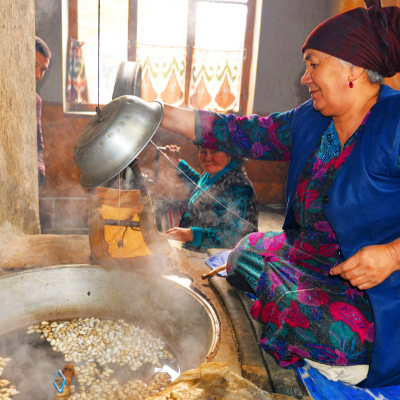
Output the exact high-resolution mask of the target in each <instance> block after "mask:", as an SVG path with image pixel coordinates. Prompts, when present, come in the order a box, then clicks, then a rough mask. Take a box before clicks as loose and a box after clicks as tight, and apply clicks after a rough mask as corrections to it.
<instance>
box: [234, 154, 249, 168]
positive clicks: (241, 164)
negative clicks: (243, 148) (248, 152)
mask: <svg viewBox="0 0 400 400" xmlns="http://www.w3.org/2000/svg"><path fill="white" fill-rule="evenodd" d="M231 161H236V164H237V165H238V167H239V168H242V167H244V164H246V162H247V158H244V157H239V156H236V155H234V154H231Z"/></svg>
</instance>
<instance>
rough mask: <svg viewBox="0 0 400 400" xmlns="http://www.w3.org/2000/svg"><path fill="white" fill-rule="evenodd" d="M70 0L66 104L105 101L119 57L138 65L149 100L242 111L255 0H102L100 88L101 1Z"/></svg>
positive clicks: (143, 93)
mask: <svg viewBox="0 0 400 400" xmlns="http://www.w3.org/2000/svg"><path fill="white" fill-rule="evenodd" d="M68 1H69V7H68V9H69V56H68V67H67V77H66V80H67V91H66V100H67V103H68V107H67V108H68V109H69V110H72V111H74V110H90V109H94V106H95V105H97V101H98V96H99V100H100V103H101V104H107V103H108V102H110V101H111V98H112V91H113V88H114V82H115V77H116V72H117V69H118V65H119V63H120V62H121V61H135V62H138V63H140V64H141V66H142V86H141V87H142V90H141V97H142V98H143V99H145V100H147V101H152V100H161V101H163V102H165V103H168V104H172V105H176V106H183V107H193V108H202V109H210V110H216V111H221V112H227V111H233V112H239V113H240V112H242V110H244V109H245V107H246V104H247V97H246V93H247V92H248V82H249V71H250V62H251V48H252V41H253V26H254V13H255V1H256V0H101V3H100V10H101V15H100V62H99V91H98V60H97V50H98V0H68ZM98 93H99V94H98Z"/></svg>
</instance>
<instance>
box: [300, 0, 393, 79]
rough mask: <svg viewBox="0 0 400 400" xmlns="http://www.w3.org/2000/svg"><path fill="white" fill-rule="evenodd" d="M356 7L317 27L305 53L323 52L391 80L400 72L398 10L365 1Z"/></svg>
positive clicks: (378, 0) (371, 1)
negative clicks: (310, 51) (361, 5)
mask: <svg viewBox="0 0 400 400" xmlns="http://www.w3.org/2000/svg"><path fill="white" fill-rule="evenodd" d="M365 3H366V5H367V7H368V9H365V8H362V7H359V8H355V9H353V10H350V11H346V12H344V13H341V14H338V15H335V16H334V17H332V18H329V19H327V20H326V21H324V22H322V23H321V24H320V25H318V26H317V27H316V28H315V29H314V30H313V31H312V32H311V33H310V35H309V36H308V38H307V40H306V41H305V43H304V45H303V47H302V49H301V50H302V52H303V53H304V51H305V50H306V49H314V50H319V51H322V52H324V53H326V54H329V55H331V56H333V57H337V58H340V59H342V60H344V61H347V62H350V63H352V64H354V65H357V66H359V67H363V68H366V69H370V70H372V71H376V72H379V73H380V74H381V75H382V76H385V77H391V76H393V75H395V74H396V73H397V72H400V8H399V7H384V8H382V7H381V4H380V0H365Z"/></svg>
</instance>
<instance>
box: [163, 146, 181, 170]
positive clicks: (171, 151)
mask: <svg viewBox="0 0 400 400" xmlns="http://www.w3.org/2000/svg"><path fill="white" fill-rule="evenodd" d="M165 148H166V151H165V154H166V155H167V156H168V157H169V159H170V160H171V161H172V162H173V163H174V164H175V165H176V164H178V162H179V161H181V148H180V147H179V146H176V145H175V144H171V145H169V146H165Z"/></svg>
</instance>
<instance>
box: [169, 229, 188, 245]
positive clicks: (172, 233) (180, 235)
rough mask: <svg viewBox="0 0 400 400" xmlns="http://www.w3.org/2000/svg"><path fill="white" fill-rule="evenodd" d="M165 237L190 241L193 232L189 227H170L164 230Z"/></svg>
mask: <svg viewBox="0 0 400 400" xmlns="http://www.w3.org/2000/svg"><path fill="white" fill-rule="evenodd" d="M165 236H166V238H167V239H173V240H179V241H180V242H184V243H186V242H192V241H193V232H192V230H191V229H190V228H172V229H169V230H168V231H166V232H165Z"/></svg>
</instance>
